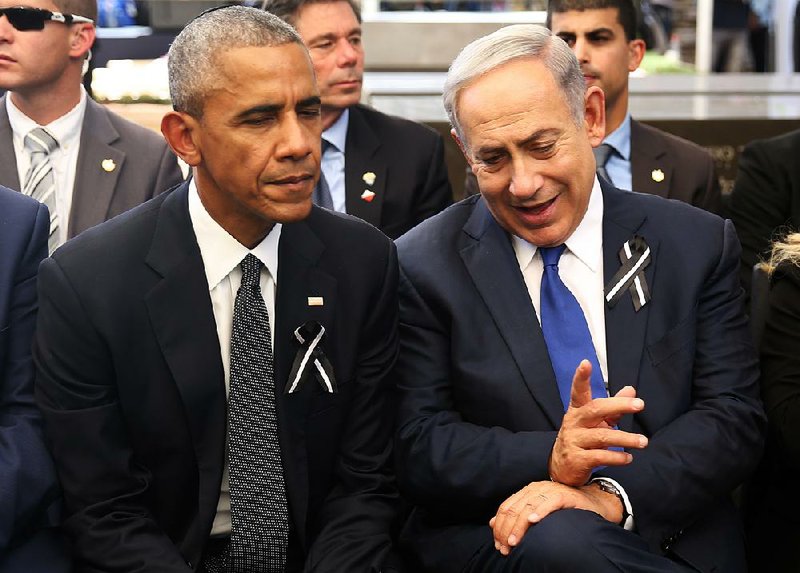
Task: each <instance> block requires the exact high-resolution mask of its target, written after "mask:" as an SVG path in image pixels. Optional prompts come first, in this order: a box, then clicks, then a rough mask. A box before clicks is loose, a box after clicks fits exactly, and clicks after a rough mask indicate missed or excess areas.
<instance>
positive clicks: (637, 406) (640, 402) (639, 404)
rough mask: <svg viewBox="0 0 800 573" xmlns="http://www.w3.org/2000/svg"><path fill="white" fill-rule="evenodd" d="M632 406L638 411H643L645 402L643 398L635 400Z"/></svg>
mask: <svg viewBox="0 0 800 573" xmlns="http://www.w3.org/2000/svg"><path fill="white" fill-rule="evenodd" d="M631 406H632V407H633V408H634V409H636V410H641V409H642V408H644V400H642V399H641V398H634V399H633V402H631Z"/></svg>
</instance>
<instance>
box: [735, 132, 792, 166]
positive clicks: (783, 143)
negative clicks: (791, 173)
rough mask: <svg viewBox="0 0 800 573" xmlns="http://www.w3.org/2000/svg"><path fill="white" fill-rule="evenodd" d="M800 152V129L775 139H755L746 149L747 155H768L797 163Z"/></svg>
mask: <svg viewBox="0 0 800 573" xmlns="http://www.w3.org/2000/svg"><path fill="white" fill-rule="evenodd" d="M798 150H800V129H796V130H793V131H788V132H786V133H781V134H780V135H776V136H773V137H767V138H762V139H754V140H752V141H750V142H748V143H747V145H745V147H744V151H745V153H747V152H751V153H752V152H760V153H766V154H768V155H769V156H771V157H772V158H773V159H776V160H781V159H785V160H787V161H791V162H794V161H795V155H796V154H797V152H798ZM791 154H794V155H791Z"/></svg>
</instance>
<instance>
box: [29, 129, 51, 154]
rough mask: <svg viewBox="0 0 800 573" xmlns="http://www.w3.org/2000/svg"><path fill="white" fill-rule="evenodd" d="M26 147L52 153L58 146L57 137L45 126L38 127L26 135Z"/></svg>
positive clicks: (33, 150)
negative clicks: (48, 131)
mask: <svg viewBox="0 0 800 573" xmlns="http://www.w3.org/2000/svg"><path fill="white" fill-rule="evenodd" d="M25 147H26V148H27V149H29V150H30V151H31V152H34V153H35V152H40V153H48V154H49V153H52V152H53V151H54V150H55V149H56V148H57V147H58V141H57V140H56V138H55V137H53V136H52V135H50V134H49V133H47V131H46V130H45V129H44V128H41V127H36V128H34V129H32V130H30V131H29V132H28V134H27V135H26V136H25Z"/></svg>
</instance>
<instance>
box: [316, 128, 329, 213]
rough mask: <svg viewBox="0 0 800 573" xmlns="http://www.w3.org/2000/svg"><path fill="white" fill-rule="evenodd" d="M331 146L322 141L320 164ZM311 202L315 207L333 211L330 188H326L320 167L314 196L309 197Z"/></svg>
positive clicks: (326, 141)
mask: <svg viewBox="0 0 800 573" xmlns="http://www.w3.org/2000/svg"><path fill="white" fill-rule="evenodd" d="M331 145H333V144H332V143H331V142H329V141H328V140H326V139H323V140H322V153H321V154H320V162H321V161H322V157H323V156H324V155H325V151H326V150H327V149H328V148H329V147H330V146H331ZM311 200H312V201H313V202H314V204H315V205H319V206H320V207H324V208H325V209H328V210H330V211H333V197H332V196H331V188H330V187H329V186H328V181H327V179H325V172H324V171H323V170H322V165H321V164H320V166H319V181H317V185H316V187H314V194H313V195H312V197H311Z"/></svg>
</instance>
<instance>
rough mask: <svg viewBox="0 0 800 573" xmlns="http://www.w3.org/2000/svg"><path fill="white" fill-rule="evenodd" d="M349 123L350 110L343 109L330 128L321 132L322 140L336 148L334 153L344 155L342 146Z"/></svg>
mask: <svg viewBox="0 0 800 573" xmlns="http://www.w3.org/2000/svg"><path fill="white" fill-rule="evenodd" d="M349 123H350V109H348V108H345V110H344V111H343V112H342V115H340V116H339V119H337V120H336V121H335V122H334V123H333V125H332V126H330V127H329V128H328V129H326V130H325V131H323V132H322V139H324V140H325V141H327V142H328V143H330V144H331V145H333V146H334V147H335V148H336V151H339V152H341V153H344V145H345V142H346V141H347V125H348V124H349Z"/></svg>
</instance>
